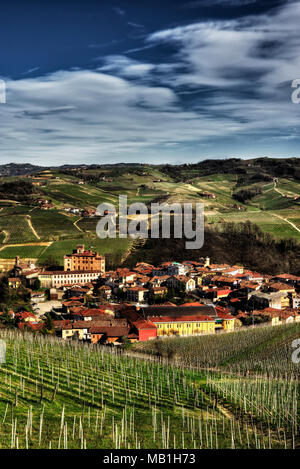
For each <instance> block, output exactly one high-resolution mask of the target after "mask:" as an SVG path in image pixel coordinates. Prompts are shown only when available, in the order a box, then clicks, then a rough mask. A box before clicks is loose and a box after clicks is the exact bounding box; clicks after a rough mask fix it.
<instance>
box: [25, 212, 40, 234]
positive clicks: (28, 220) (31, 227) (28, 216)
mask: <svg viewBox="0 0 300 469" xmlns="http://www.w3.org/2000/svg"><path fill="white" fill-rule="evenodd" d="M26 220H27V222H28V225H29V228H30V229H31V231H32V233H33V234H34V236H35V237H36V239H41V238H40V237H39V235H38V234H37V232H36V231H35V229H34V228H33V226H32V222H31V216H30V215H26Z"/></svg>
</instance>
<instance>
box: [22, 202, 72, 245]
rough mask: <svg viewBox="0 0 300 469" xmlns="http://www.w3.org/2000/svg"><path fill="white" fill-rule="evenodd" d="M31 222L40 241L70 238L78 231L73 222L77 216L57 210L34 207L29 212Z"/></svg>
mask: <svg viewBox="0 0 300 469" xmlns="http://www.w3.org/2000/svg"><path fill="white" fill-rule="evenodd" d="M30 216H31V221H32V224H33V226H34V228H35V230H36V231H37V233H38V235H39V236H40V238H41V240H42V241H48V240H50V241H52V240H58V239H60V238H70V237H72V235H77V234H78V233H79V230H78V228H76V226H75V225H74V222H75V221H76V220H78V216H77V217H76V216H70V215H69V214H64V213H61V212H58V211H57V210H40V209H34V210H32V211H31V212H30Z"/></svg>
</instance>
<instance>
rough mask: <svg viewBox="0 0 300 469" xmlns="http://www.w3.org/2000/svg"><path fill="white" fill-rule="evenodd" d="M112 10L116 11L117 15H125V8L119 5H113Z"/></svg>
mask: <svg viewBox="0 0 300 469" xmlns="http://www.w3.org/2000/svg"><path fill="white" fill-rule="evenodd" d="M113 10H114V11H115V12H116V13H117V15H120V16H124V15H125V13H126V12H125V10H123V8H120V7H113Z"/></svg>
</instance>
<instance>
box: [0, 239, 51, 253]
mask: <svg viewBox="0 0 300 469" xmlns="http://www.w3.org/2000/svg"><path fill="white" fill-rule="evenodd" d="M52 243H53V241H45V242H40V243H19V244H5V245H4V246H1V247H0V251H2V250H3V249H5V248H15V247H18V246H45V247H49V246H50V245H51V244H52Z"/></svg>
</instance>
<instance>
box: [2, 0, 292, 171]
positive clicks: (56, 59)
mask: <svg viewBox="0 0 300 469" xmlns="http://www.w3.org/2000/svg"><path fill="white" fill-rule="evenodd" d="M1 17H2V22H1V29H0V40H1V46H2V47H1V49H0V50H1V52H0V77H1V78H2V80H4V81H5V83H6V104H0V164H4V163H8V162H20V163H21V162H30V163H32V164H42V165H50V164H51V165H58V164H63V163H74V164H79V163H99V164H102V163H117V162H151V163H176V164H177V163H183V162H197V161H200V160H202V159H206V158H227V157H241V158H247V157H255V156H273V157H286V156H287V157H292V156H299V153H300V151H299V143H300V132H299V117H300V104H299V105H295V104H293V103H292V101H291V93H292V88H291V83H292V81H293V80H294V79H296V78H299V77H300V31H299V24H300V1H270V0H269V1H264V0H259V1H258V0H191V1H189V0H187V1H178V0H172V1H171V0H170V1H168V0H167V1H166V0H161V1H157V0H152V1H148V0H147V1H142V0H140V1H137V0H130V1H118V2H113V1H92V0H85V1H84V2H83V1H80V2H79V1H73V0H72V2H71V1H64V0H60V1H56V0H53V1H52V2H40V1H31V0H28V1H27V2H24V1H14V2H12V3H11V4H9V3H8V4H6V5H2V7H1Z"/></svg>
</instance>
